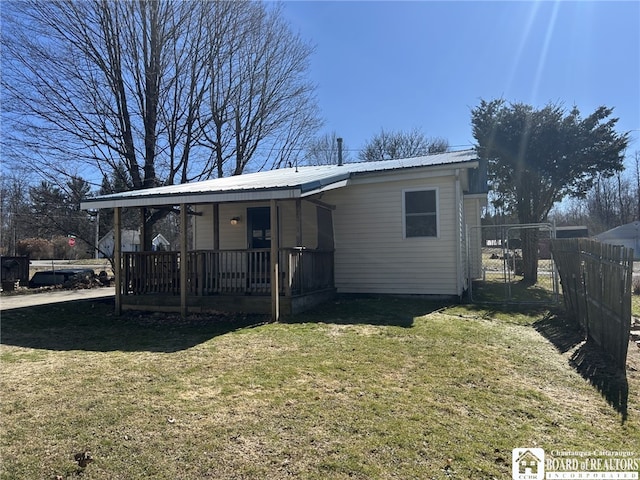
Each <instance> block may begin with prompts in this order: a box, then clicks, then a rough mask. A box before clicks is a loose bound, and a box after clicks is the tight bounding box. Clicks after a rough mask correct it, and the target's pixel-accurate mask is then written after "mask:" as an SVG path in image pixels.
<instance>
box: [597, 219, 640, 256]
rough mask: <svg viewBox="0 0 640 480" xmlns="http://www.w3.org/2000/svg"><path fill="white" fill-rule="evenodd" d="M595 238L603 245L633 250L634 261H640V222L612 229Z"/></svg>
mask: <svg viewBox="0 0 640 480" xmlns="http://www.w3.org/2000/svg"><path fill="white" fill-rule="evenodd" d="M593 238H595V239H596V240H599V241H600V242H602V243H609V244H611V245H622V246H623V247H626V248H633V259H634V260H640V222H637V221H636V222H631V223H627V224H626V225H621V226H619V227H616V228H612V229H611V230H607V231H606V232H602V233H600V234H599V235H595V236H594V237H593Z"/></svg>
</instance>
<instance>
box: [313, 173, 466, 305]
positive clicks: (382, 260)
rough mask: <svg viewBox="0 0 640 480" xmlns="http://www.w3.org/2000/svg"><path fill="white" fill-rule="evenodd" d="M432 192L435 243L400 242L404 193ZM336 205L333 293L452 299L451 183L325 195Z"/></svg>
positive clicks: (419, 182) (410, 183)
mask: <svg viewBox="0 0 640 480" xmlns="http://www.w3.org/2000/svg"><path fill="white" fill-rule="evenodd" d="M420 189H423V190H429V189H431V190H436V191H437V205H438V212H437V214H438V218H439V225H438V233H439V236H438V237H414V238H410V239H405V238H404V220H403V217H404V215H403V213H404V212H403V196H404V191H405V190H420ZM323 201H326V202H327V203H331V204H334V205H337V208H336V210H335V211H334V216H333V221H334V230H335V246H336V252H335V278H336V287H337V289H338V291H339V292H343V293H392V294H393V293H396V294H422V295H458V294H459V293H460V292H459V291H458V288H457V278H456V258H457V253H456V244H457V242H456V235H458V234H459V232H457V231H456V230H457V229H456V224H455V217H456V215H455V208H456V207H455V188H454V177H453V176H450V177H438V178H432V179H429V178H426V179H415V180H407V181H398V182H384V183H383V182H380V183H372V184H363V185H352V186H349V187H347V188H343V189H339V190H335V191H332V192H327V193H326V194H325V196H324V197H323Z"/></svg>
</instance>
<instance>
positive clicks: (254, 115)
mask: <svg viewBox="0 0 640 480" xmlns="http://www.w3.org/2000/svg"><path fill="white" fill-rule="evenodd" d="M2 46H3V56H4V58H3V77H2V87H3V90H4V92H5V93H6V97H7V101H6V102H5V101H3V106H2V107H3V121H5V122H8V123H9V124H11V126H12V127H13V128H12V129H11V131H12V132H15V134H14V135H13V137H12V138H6V139H3V143H11V144H12V145H21V146H22V147H21V148H20V150H21V151H22V153H24V151H25V150H27V151H28V152H29V154H28V157H27V158H33V159H34V162H33V168H35V169H37V170H38V171H39V173H40V174H41V175H42V176H43V177H44V178H50V177H53V176H59V175H66V174H68V173H69V172H73V173H72V175H74V176H78V175H79V173H78V170H79V169H80V170H82V173H84V175H83V176H84V177H85V178H91V177H93V178H98V179H101V178H103V177H105V176H107V177H109V176H110V175H111V174H112V172H114V171H117V169H118V168H119V165H124V166H125V168H126V171H127V174H128V177H129V179H130V181H131V186H132V187H133V188H134V189H139V188H148V187H153V186H157V185H168V184H174V183H184V182H188V181H192V180H199V179H204V178H209V177H212V176H223V175H227V174H240V173H242V172H243V171H244V170H245V168H249V167H251V168H254V169H260V168H264V167H265V166H273V165H274V164H275V165H277V164H278V163H279V162H282V161H284V159H285V158H287V156H291V155H296V154H298V152H299V148H297V147H298V145H301V144H302V143H301V142H304V141H306V137H307V136H308V135H309V134H310V132H311V133H312V132H313V129H314V128H316V127H317V125H318V121H317V115H316V113H317V112H316V110H315V108H316V107H315V103H314V98H313V91H314V87H313V86H312V85H310V84H309V83H308V82H307V81H306V79H305V75H306V71H307V67H308V64H307V62H308V57H309V55H310V54H311V51H312V49H311V48H310V47H309V46H308V45H307V44H305V43H304V42H303V41H302V40H301V39H300V38H299V37H298V36H296V35H294V34H293V33H292V32H291V30H290V28H289V26H288V25H287V24H286V23H285V22H284V21H283V19H282V15H281V11H280V9H279V7H271V6H269V5H266V4H263V3H255V2H226V1H216V2H208V1H204V0H201V1H196V2H183V1H171V0H159V1H152V0H141V1H138V2H117V1H108V0H86V1H83V2H41V1H38V0H28V1H26V2H21V3H15V2H7V3H5V4H3V29H2ZM285 142H286V143H285ZM70 162H74V163H73V166H72V167H71V166H70ZM228 162H231V163H228ZM85 171H86V172H88V173H85ZM98 181H99V180H98ZM164 214H165V213H164V212H154V213H153V214H152V213H147V214H146V215H145V221H146V223H147V224H148V226H151V225H153V223H154V222H155V221H157V220H158V219H159V218H160V217H161V216H162V215H164ZM145 231H148V232H149V234H150V232H151V228H148V229H146V230H145ZM149 244H150V238H145V246H148V245H149Z"/></svg>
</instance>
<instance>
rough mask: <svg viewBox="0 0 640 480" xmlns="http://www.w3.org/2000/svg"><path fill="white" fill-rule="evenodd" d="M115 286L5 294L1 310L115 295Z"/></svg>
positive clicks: (0, 306)
mask: <svg viewBox="0 0 640 480" xmlns="http://www.w3.org/2000/svg"><path fill="white" fill-rule="evenodd" d="M115 294H116V289H115V287H100V288H90V289H83V290H54V291H50V292H42V293H29V294H23V295H21V294H16V295H3V296H2V297H0V310H1V311H4V310H12V309H14V308H24V307H34V306H37V305H47V304H49V303H60V302H71V301H76V300H91V299H94V298H108V297H114V296H115Z"/></svg>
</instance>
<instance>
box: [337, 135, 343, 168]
mask: <svg viewBox="0 0 640 480" xmlns="http://www.w3.org/2000/svg"><path fill="white" fill-rule="evenodd" d="M336 142H338V166H339V167H341V166H342V138H339V137H338V138H336Z"/></svg>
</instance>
